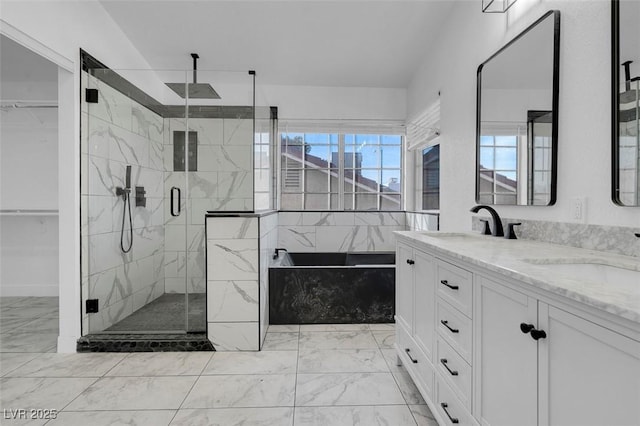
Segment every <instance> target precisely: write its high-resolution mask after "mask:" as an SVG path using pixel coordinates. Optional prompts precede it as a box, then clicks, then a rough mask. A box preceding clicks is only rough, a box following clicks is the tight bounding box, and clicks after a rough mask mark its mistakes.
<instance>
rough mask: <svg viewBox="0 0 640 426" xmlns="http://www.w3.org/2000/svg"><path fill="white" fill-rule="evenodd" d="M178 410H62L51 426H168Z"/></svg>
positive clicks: (50, 423)
mask: <svg viewBox="0 0 640 426" xmlns="http://www.w3.org/2000/svg"><path fill="white" fill-rule="evenodd" d="M175 414H176V410H143V411H62V412H60V413H58V417H57V418H56V419H55V420H51V421H50V422H49V423H47V425H49V426H89V425H90V426H112V425H128V426H151V425H153V426H167V425H169V423H170V422H171V419H172V418H173V417H174V416H175Z"/></svg>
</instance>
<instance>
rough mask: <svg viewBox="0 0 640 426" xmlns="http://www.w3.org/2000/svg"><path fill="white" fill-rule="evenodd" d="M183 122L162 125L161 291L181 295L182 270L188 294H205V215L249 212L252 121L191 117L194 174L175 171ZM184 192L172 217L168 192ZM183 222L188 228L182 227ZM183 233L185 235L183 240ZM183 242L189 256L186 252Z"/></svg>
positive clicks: (251, 188) (172, 121) (174, 119)
mask: <svg viewBox="0 0 640 426" xmlns="http://www.w3.org/2000/svg"><path fill="white" fill-rule="evenodd" d="M185 127H186V126H185V120H184V119H183V118H168V119H165V120H164V132H163V134H164V147H163V148H164V149H163V152H164V169H165V173H164V193H165V195H166V201H165V205H164V217H165V224H166V244H165V260H166V268H165V271H164V272H165V291H166V292H167V293H184V291H185V284H184V270H185V265H186V266H187V267H188V275H189V279H188V284H187V285H188V286H189V288H188V291H189V292H190V293H202V292H204V291H205V257H204V244H205V233H204V221H205V214H206V212H207V211H208V210H214V211H252V210H253V163H252V155H253V120H252V119H250V118H246V119H242V118H240V119H238V118H234V119H228V118H224V119H222V118H190V119H189V131H192V132H193V131H195V132H197V141H198V145H197V171H190V172H186V175H187V176H188V179H189V181H188V191H189V199H188V200H186V197H185V194H186V193H187V188H186V185H185V172H176V171H173V170H174V164H173V155H174V146H173V138H174V132H176V131H178V132H184V130H185ZM174 186H175V187H178V188H180V189H181V191H182V213H181V215H180V216H178V217H173V216H171V214H170V208H171V207H170V206H171V204H170V196H169V193H170V191H171V188H172V187H174ZM185 223H186V228H185ZM185 233H186V235H185ZM185 238H186V241H187V246H188V248H187V251H186V252H185V249H184V244H185Z"/></svg>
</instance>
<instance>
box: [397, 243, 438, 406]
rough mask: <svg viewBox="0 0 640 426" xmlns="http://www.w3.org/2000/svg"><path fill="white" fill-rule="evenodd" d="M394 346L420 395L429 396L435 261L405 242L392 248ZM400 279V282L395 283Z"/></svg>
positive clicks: (431, 385)
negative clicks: (394, 311) (394, 267)
mask: <svg viewBox="0 0 640 426" xmlns="http://www.w3.org/2000/svg"><path fill="white" fill-rule="evenodd" d="M396 264H397V268H396V348H397V352H398V358H399V359H401V360H402V363H403V365H404V366H405V367H406V368H407V371H408V372H409V374H410V375H411V377H412V378H413V381H414V382H415V383H416V386H417V387H418V388H419V389H420V392H421V393H422V394H423V396H426V397H427V398H431V397H433V386H434V381H433V374H434V373H433V352H434V349H433V348H434V341H435V339H434V336H435V334H436V327H435V300H434V297H435V287H434V282H435V262H434V259H433V258H432V257H431V256H428V255H426V254H425V253H423V252H421V251H419V250H416V249H414V248H413V247H411V246H409V245H406V244H398V247H397V252H396ZM400 283H402V284H401V285H399V284H400Z"/></svg>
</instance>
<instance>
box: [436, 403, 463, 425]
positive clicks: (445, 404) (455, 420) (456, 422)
mask: <svg viewBox="0 0 640 426" xmlns="http://www.w3.org/2000/svg"><path fill="white" fill-rule="evenodd" d="M440 406H441V407H442V409H443V410H444V412H445V414H446V415H447V417H449V420H451V423H453V424H458V423H460V421H459V420H458V419H456V418H455V417H451V414H449V412H448V411H447V407H448V406H449V404H447V403H446V402H441V403H440Z"/></svg>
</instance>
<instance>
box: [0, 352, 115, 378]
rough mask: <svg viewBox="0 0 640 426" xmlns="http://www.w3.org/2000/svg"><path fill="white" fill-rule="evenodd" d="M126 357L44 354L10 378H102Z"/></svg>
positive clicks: (98, 354) (113, 354)
mask: <svg viewBox="0 0 640 426" xmlns="http://www.w3.org/2000/svg"><path fill="white" fill-rule="evenodd" d="M124 357H125V354H122V353H71V354H58V353H51V354H43V355H41V356H39V357H37V358H35V359H34V360H32V361H29V362H28V363H26V364H24V365H23V366H22V367H20V368H17V369H15V370H13V371H12V372H11V373H9V374H7V376H8V377H101V376H103V375H104V374H105V373H106V372H107V371H109V370H110V369H112V368H113V367H114V366H115V365H116V364H117V363H118V362H120V361H121V360H122V359H123V358H124Z"/></svg>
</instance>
